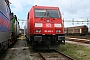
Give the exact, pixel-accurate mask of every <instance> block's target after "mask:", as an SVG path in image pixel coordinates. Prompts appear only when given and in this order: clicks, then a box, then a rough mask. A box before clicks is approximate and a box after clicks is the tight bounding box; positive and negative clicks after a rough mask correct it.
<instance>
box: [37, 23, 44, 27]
mask: <svg viewBox="0 0 90 60" xmlns="http://www.w3.org/2000/svg"><path fill="white" fill-rule="evenodd" d="M35 27H43V25H42V23H35Z"/></svg>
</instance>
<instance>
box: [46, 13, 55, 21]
mask: <svg viewBox="0 0 90 60" xmlns="http://www.w3.org/2000/svg"><path fill="white" fill-rule="evenodd" d="M47 16H50V17H51V18H53V19H54V20H55V18H54V17H52V16H51V15H50V14H49V12H48V13H47Z"/></svg>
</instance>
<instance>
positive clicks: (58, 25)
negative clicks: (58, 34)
mask: <svg viewBox="0 0 90 60" xmlns="http://www.w3.org/2000/svg"><path fill="white" fill-rule="evenodd" d="M54 27H62V25H61V24H54Z"/></svg>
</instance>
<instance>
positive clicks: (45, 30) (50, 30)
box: [44, 30, 53, 32]
mask: <svg viewBox="0 0 90 60" xmlns="http://www.w3.org/2000/svg"><path fill="white" fill-rule="evenodd" d="M44 32H53V30H44Z"/></svg>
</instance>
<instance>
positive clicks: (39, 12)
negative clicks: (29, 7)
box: [35, 9, 60, 18]
mask: <svg viewBox="0 0 90 60" xmlns="http://www.w3.org/2000/svg"><path fill="white" fill-rule="evenodd" d="M35 17H43V18H60V14H59V11H58V10H48V9H46V10H45V9H35Z"/></svg>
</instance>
